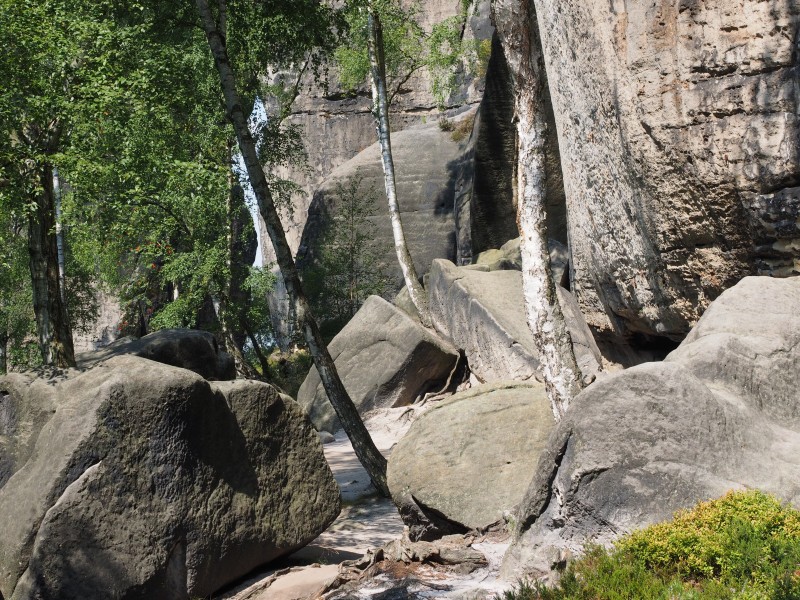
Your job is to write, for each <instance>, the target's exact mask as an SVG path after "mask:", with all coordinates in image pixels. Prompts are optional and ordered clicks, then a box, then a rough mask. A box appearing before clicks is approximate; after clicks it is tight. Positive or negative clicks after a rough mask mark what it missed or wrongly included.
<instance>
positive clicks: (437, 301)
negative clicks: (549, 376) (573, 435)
mask: <svg viewBox="0 0 800 600" xmlns="http://www.w3.org/2000/svg"><path fill="white" fill-rule="evenodd" d="M486 268H487V267H481V266H480V265H477V266H473V267H456V266H455V265H453V264H452V263H450V262H449V261H446V260H436V261H434V262H433V265H432V268H431V275H430V280H429V285H428V292H429V294H430V307H431V316H432V319H433V324H434V326H435V327H436V330H437V331H438V332H439V333H440V334H441V335H442V336H444V337H445V338H446V339H448V340H449V341H450V342H452V343H453V345H454V346H456V347H457V348H459V349H461V350H463V351H464V353H465V354H466V357H467V361H468V363H469V367H470V370H471V371H472V373H473V374H474V375H475V376H477V377H478V378H479V379H480V380H481V381H484V382H487V381H505V380H515V381H531V380H533V379H534V378H535V377H536V373H537V370H538V368H539V361H538V358H537V357H536V350H535V346H534V343H533V336H532V334H531V331H530V329H529V328H528V323H527V318H526V316H525V307H524V303H523V296H522V274H521V273H520V272H519V271H491V272H489V271H486V270H485V269H486ZM558 296H559V300H560V301H561V305H562V308H563V309H564V313H565V317H566V319H567V327H568V329H569V331H570V334H571V335H572V341H573V345H574V349H575V354H576V358H577V360H578V366H579V367H581V371H582V372H583V375H584V377H586V376H591V375H592V374H596V373H597V372H598V371H599V367H600V365H601V364H602V357H601V356H600V351H599V350H598V349H597V345H596V344H595V342H594V338H593V337H592V333H591V331H590V330H589V328H588V326H587V325H586V322H585V321H584V320H583V317H582V315H581V313H580V311H579V310H578V308H577V305H576V304H575V300H574V298H572V296H571V295H570V293H569V292H568V291H567V290H565V289H563V288H560V287H559V288H558Z"/></svg>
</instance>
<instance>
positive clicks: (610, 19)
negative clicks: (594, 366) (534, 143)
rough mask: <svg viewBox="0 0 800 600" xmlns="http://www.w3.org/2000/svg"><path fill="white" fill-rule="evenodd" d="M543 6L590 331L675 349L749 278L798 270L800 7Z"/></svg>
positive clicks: (574, 2) (681, 1)
mask: <svg viewBox="0 0 800 600" xmlns="http://www.w3.org/2000/svg"><path fill="white" fill-rule="evenodd" d="M504 4H507V3H506V2H500V1H498V2H497V5H498V7H497V8H498V9H503V5H504ZM536 9H537V12H538V22H539V30H540V33H541V38H542V44H543V46H544V53H545V59H546V66H547V75H548V78H549V88H550V94H551V97H552V102H553V107H554V113H555V122H556V125H557V129H558V139H559V147H560V152H561V165H562V168H563V174H564V188H565V193H566V199H567V208H568V227H569V238H570V247H571V252H572V259H573V268H574V273H573V287H574V291H575V292H576V295H577V297H578V299H579V302H580V304H581V308H582V309H583V311H584V313H585V315H586V317H587V320H588V321H589V323H590V324H591V325H593V326H594V327H595V328H597V329H598V330H601V331H602V330H606V331H613V332H616V333H623V334H629V333H632V332H643V333H646V334H655V335H661V336H665V337H670V338H674V339H680V338H681V337H682V336H683V335H685V334H686V332H688V330H689V328H690V327H691V324H692V323H694V322H695V321H696V320H697V318H698V316H699V315H700V314H701V313H702V311H703V310H704V309H705V307H706V306H707V305H708V303H709V302H710V301H711V300H712V299H714V298H715V297H716V296H717V295H719V294H720V293H721V292H722V291H723V290H724V289H726V288H728V287H730V286H731V285H733V284H734V283H736V282H737V281H738V280H739V279H740V278H742V277H743V276H745V275H747V274H751V273H761V274H770V275H781V276H783V275H790V274H796V273H798V272H800V228H799V227H798V210H799V209H798V207H799V206H800V193H798V192H800V189H798V186H799V185H800V148H799V145H798V91H799V90H798V88H799V87H800V83H799V82H798V81H799V80H798V74H799V73H798V66H797V56H798V40H797V32H798V22H800V2H798V1H797V0H767V1H764V0H760V1H759V0H705V1H699V0H654V1H652V2H647V3H643V2H633V1H632V0H536Z"/></svg>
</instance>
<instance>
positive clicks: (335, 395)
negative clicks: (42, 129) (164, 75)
mask: <svg viewBox="0 0 800 600" xmlns="http://www.w3.org/2000/svg"><path fill="white" fill-rule="evenodd" d="M196 3H197V8H198V11H199V12H200V17H201V20H202V25H203V29H204V31H205V34H206V38H207V40H208V45H209V47H210V48H211V52H212V54H213V55H214V63H215V65H216V67H217V71H218V72H219V76H220V84H221V87H222V93H223V95H224V97H225V107H226V110H227V113H228V118H229V119H230V121H231V123H232V124H233V128H234V130H235V132H236V139H237V141H238V142H239V150H240V151H241V153H242V158H243V159H244V163H245V167H246V168H247V174H248V176H249V178H250V183H251V185H252V186H253V192H254V193H255V196H256V200H257V201H258V208H259V211H260V212H261V216H262V218H263V219H264V222H265V224H266V228H267V233H268V234H269V237H270V240H271V241H272V245H273V247H274V249H275V255H276V259H277V262H278V267H279V268H280V270H281V273H282V274H283V277H284V280H285V282H286V287H287V290H288V291H289V293H290V294H291V297H292V300H293V304H294V308H295V313H296V317H297V323H298V325H299V326H300V327H301V328H302V330H303V333H304V335H305V338H306V342H307V344H308V348H309V351H310V352H311V356H312V357H313V359H314V365H315V366H316V367H317V371H318V372H319V375H320V379H322V383H323V385H324V387H325V391H326V392H327V394H328V398H329V399H330V402H331V404H332V405H333V408H334V410H335V411H336V415H337V416H338V417H339V420H340V421H341V422H342V425H343V427H344V430H345V432H346V433H347V435H348V437H349V438H350V441H351V442H352V444H353V450H354V451H355V453H356V456H357V457H358V459H359V461H361V464H362V465H363V466H364V468H365V469H366V471H367V473H368V474H369V476H370V479H372V483H373V485H375V487H376V488H377V489H378V491H379V492H380V493H381V494H383V495H385V496H389V489H388V486H387V485H386V459H385V458H384V456H383V455H382V454H381V453H380V452H379V451H378V449H377V448H376V447H375V444H374V443H373V441H372V438H371V437H370V435H369V431H367V428H366V427H365V426H364V422H363V421H362V420H361V416H360V415H359V414H358V410H357V409H356V407H355V405H354V404H353V401H352V400H351V399H350V396H349V395H348V394H347V390H345V388H344V384H342V380H341V379H340V378H339V374H338V373H337V372H336V365H335V364H334V362H333V359H332V358H331V355H330V354H329V352H328V349H327V347H326V346H325V343H324V342H323V340H322V334H321V333H320V331H319V327H318V326H317V323H316V321H315V320H314V317H313V316H312V314H311V309H310V307H309V304H308V300H307V299H306V296H305V293H304V292H303V289H302V286H301V284H300V277H299V276H298V274H297V268H296V267H295V264H294V259H293V257H292V252H291V249H290V248H289V244H288V243H287V242H286V236H285V235H284V233H283V226H282V225H281V221H280V217H279V216H278V211H277V210H276V208H275V204H274V202H273V198H272V193H271V190H270V187H269V184H268V182H267V178H266V176H265V175H264V171H263V169H262V167H261V163H260V162H259V160H258V155H257V153H256V147H255V143H254V142H253V137H252V136H251V135H250V129H249V127H248V125H247V115H245V112H244V109H243V107H242V103H241V100H240V98H239V93H238V91H237V89H236V78H235V76H234V72H233V69H232V68H231V65H230V61H229V59H228V53H227V48H226V46H225V37H224V32H220V30H219V27H218V25H217V22H216V21H215V19H214V16H213V14H212V13H211V10H210V8H209V5H208V0H196ZM220 3H221V4H224V2H222V1H221V2H220Z"/></svg>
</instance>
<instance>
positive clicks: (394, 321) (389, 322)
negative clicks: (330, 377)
mask: <svg viewBox="0 0 800 600" xmlns="http://www.w3.org/2000/svg"><path fill="white" fill-rule="evenodd" d="M328 350H329V351H330V353H331V356H332V357H333V359H334V362H335V363H336V370H337V371H338V372H339V376H340V377H341V378H342V382H343V383H344V387H345V389H347V392H348V394H350V398H352V400H353V402H354V403H355V405H356V407H357V408H358V411H359V413H361V414H364V413H366V412H368V411H369V410H371V409H373V408H378V407H389V406H404V405H406V404H411V403H412V402H414V400H416V399H417V398H418V397H419V396H421V395H422V394H424V393H426V392H429V391H438V390H439V389H441V388H443V387H444V386H445V384H446V383H447V380H448V378H449V376H450V374H451V373H453V372H454V370H455V367H456V364H457V363H458V359H459V354H458V352H457V351H456V350H455V349H454V348H452V347H450V346H449V345H448V344H446V343H445V342H443V341H442V340H441V339H439V338H437V337H436V336H435V335H433V334H431V333H430V332H429V331H427V330H426V329H425V328H423V327H422V326H421V325H419V324H418V323H417V322H416V321H414V319H412V318H411V317H410V316H409V315H408V314H406V313H405V312H403V311H402V310H400V309H398V308H396V307H394V306H392V305H391V304H389V303H388V302H387V301H386V300H384V299H383V298H380V297H378V296H370V297H369V298H368V299H367V301H366V302H365V303H364V305H363V306H362V307H361V309H360V310H359V311H358V312H357V313H356V315H355V316H354V317H353V318H352V320H351V321H350V322H349V323H348V324H347V325H346V326H345V327H344V329H342V331H341V332H339V335H337V336H336V337H335V338H334V339H333V341H332V342H331V343H330V345H329V346H328ZM297 401H298V403H299V404H300V405H301V406H302V407H303V408H304V409H305V410H306V412H307V413H308V414H309V416H310V417H311V420H312V422H313V423H314V425H315V426H316V427H317V429H320V430H325V431H330V432H333V431H336V430H337V429H339V428H340V427H341V425H340V423H339V419H338V417H337V416H336V413H335V412H334V410H333V408H332V407H331V404H330V402H329V401H328V396H327V394H326V393H325V390H324V389H323V386H322V381H321V380H320V378H319V374H318V373H317V369H316V368H315V367H312V369H311V370H310V371H309V373H308V376H307V377H306V379H305V381H304V382H303V385H302V386H301V387H300V391H299V392H298V393H297Z"/></svg>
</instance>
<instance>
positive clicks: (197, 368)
mask: <svg viewBox="0 0 800 600" xmlns="http://www.w3.org/2000/svg"><path fill="white" fill-rule="evenodd" d="M125 354H130V355H133V356H140V357H142V358H148V359H150V360H154V361H156V362H160V363H164V364H165V365H172V366H173V367H180V368H182V369H189V370H190V371H194V372H195V373H197V374H198V375H200V376H202V377H203V378H205V379H209V380H218V381H225V380H228V379H236V365H235V364H234V361H233V357H232V356H231V355H230V354H228V353H227V352H225V351H224V350H222V349H221V348H220V347H219V344H218V343H217V340H216V338H215V337H214V336H213V335H212V334H211V333H209V332H207V331H200V330H197V329H162V330H161V331H156V332H154V333H151V334H148V335H146V336H144V337H141V338H139V339H131V338H123V339H121V340H117V341H116V342H113V343H111V344H109V345H108V346H106V347H104V348H101V349H100V350H95V351H94V352H85V353H83V354H81V355H80V356H78V357H77V358H78V366H79V367H81V368H89V367H93V366H96V365H97V364H99V363H100V362H102V361H104V360H107V359H109V358H111V357H112V356H123V355H125Z"/></svg>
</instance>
